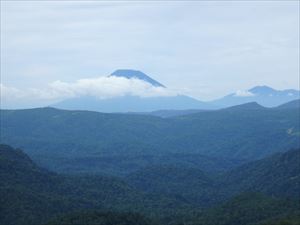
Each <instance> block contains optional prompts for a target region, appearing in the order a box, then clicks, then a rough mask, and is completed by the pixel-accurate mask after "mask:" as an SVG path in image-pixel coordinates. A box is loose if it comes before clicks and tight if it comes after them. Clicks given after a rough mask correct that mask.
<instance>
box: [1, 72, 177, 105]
mask: <svg viewBox="0 0 300 225" xmlns="http://www.w3.org/2000/svg"><path fill="white" fill-rule="evenodd" d="M0 87H1V99H2V100H6V101H7V100H18V99H19V100H20V99H28V100H30V101H32V100H62V99H67V98H73V97H79V96H94V97H97V98H99V99H106V98H113V97H120V96H124V95H132V96H140V97H143V98H147V97H158V96H174V95H177V93H176V92H175V91H172V90H170V89H167V88H163V87H154V86H152V85H151V84H150V83H147V82H145V81H143V80H139V79H136V78H132V79H127V78H123V77H115V76H110V77H103V76H102V77H96V78H86V79H79V80H76V81H75V82H63V81H60V80H57V81H54V82H52V83H50V84H48V86H47V87H46V88H45V89H38V88H28V89H18V88H15V87H8V86H5V85H4V84H1V86H0Z"/></svg>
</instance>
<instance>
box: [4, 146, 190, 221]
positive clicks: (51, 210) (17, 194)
mask: <svg viewBox="0 0 300 225" xmlns="http://www.w3.org/2000/svg"><path fill="white" fill-rule="evenodd" d="M0 180H1V183H0V224H5V225H24V224H26V225H35V224H37V223H40V222H46V221H47V220H48V219H50V218H52V217H53V216H56V215H59V214H61V213H67V212H74V211H78V210H87V209H103V210H108V209H111V210H117V211H134V212H142V213H147V214H148V215H150V216H151V217H154V216H155V217H157V218H162V217H163V216H166V215H169V214H174V212H176V211H177V210H180V211H182V212H184V211H185V210H191V209H192V207H190V206H189V205H187V204H185V203H182V202H181V201H178V200H173V199H170V198H168V197H164V196H160V197H159V196H155V195H152V196H147V195H146V194H143V193H142V192H139V191H137V190H136V189H134V188H132V187H130V186H129V185H127V184H126V183H125V182H123V181H122V180H119V179H116V178H112V177H100V176H94V177H91V176H86V177H70V176H61V175H57V174H54V173H50V172H48V171H46V170H44V169H41V168H39V167H37V166H36V165H35V164H33V163H32V161H31V160H30V159H29V158H28V157H27V156H26V155H25V154H24V153H22V152H21V151H20V150H15V149H12V148H11V147H9V146H6V145H0ZM162 212H163V213H162Z"/></svg>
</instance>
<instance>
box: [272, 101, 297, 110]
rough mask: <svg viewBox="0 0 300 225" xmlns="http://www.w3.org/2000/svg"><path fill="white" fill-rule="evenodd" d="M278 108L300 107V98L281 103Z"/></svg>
mask: <svg viewBox="0 0 300 225" xmlns="http://www.w3.org/2000/svg"><path fill="white" fill-rule="evenodd" d="M277 108H279V109H292V108H296V109H300V99H297V100H294V101H290V102H287V103H285V104H282V105H279V106H277Z"/></svg>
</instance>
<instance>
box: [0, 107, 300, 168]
mask: <svg viewBox="0 0 300 225" xmlns="http://www.w3.org/2000/svg"><path fill="white" fill-rule="evenodd" d="M248 108H249V107H248V106H247V107H246V108H245V109H243V107H242V106H239V109H238V110H237V109H236V108H231V109H224V110H218V111H208V112H200V113H196V114H190V115H186V116H178V117H173V118H167V119H163V118H159V117H154V116H146V115H128V114H104V113H97V112H86V111H66V110H57V109H53V108H41V109H30V110H2V111H0V112H1V127H0V128H1V130H0V131H1V141H2V142H4V143H7V144H11V145H13V146H15V147H20V148H22V149H24V150H25V151H26V153H28V154H29V155H30V156H31V157H33V158H34V160H43V162H46V161H47V160H48V162H50V163H48V164H51V160H54V161H56V162H58V164H68V161H73V160H75V159H80V158H90V157H93V158H97V157H112V156H118V157H127V156H134V157H136V156H151V155H167V154H175V153H176V154H183V153H184V154H201V155H204V156H209V157H212V156H213V157H216V158H236V159H239V160H253V159H259V158H262V157H264V156H267V155H270V154H273V153H275V152H279V151H285V150H287V149H290V148H298V147H299V145H300V143H299V132H300V127H299V126H300V125H299V116H298V112H299V110H298V109H284V110H283V109H265V108H262V109H255V110H249V109H248ZM153 140H155V141H153ZM134 157H132V158H134ZM111 159H112V161H114V160H113V158H111ZM59 160H60V162H59ZM44 165H46V164H44ZM91 169H92V168H91Z"/></svg>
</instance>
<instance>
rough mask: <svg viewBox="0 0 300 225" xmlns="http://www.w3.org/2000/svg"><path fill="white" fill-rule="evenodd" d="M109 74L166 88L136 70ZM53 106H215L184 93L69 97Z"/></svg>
mask: <svg viewBox="0 0 300 225" xmlns="http://www.w3.org/2000/svg"><path fill="white" fill-rule="evenodd" d="M110 76H116V77H124V78H126V79H131V78H136V79H140V80H143V81H146V82H148V83H150V84H151V85H153V86H154V87H161V88H166V87H165V86H164V85H162V84H161V83H159V82H158V81H156V80H154V79H152V78H151V77H149V76H147V75H146V74H144V73H143V72H140V71H136V70H116V71H115V72H113V73H112V74H111V75H110ZM52 106H53V107H55V108H60V109H70V110H89V111H97V112H151V111H157V110H165V109H167V110H186V109H214V108H216V106H214V105H211V104H209V103H205V102H201V101H199V100H197V99H194V98H192V97H189V96H185V95H177V96H159V97H139V96H132V95H125V96H121V97H114V98H108V99H100V98H97V97H93V96H80V97H75V98H70V99H66V100H63V101H61V102H58V103H56V104H53V105H52Z"/></svg>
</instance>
